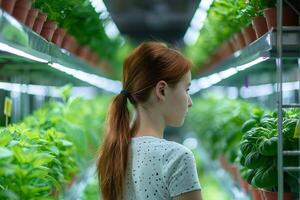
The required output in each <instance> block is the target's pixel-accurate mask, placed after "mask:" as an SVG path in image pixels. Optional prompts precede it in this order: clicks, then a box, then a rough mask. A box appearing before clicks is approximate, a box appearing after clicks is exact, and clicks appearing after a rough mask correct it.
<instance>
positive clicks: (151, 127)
mask: <svg viewBox="0 0 300 200" xmlns="http://www.w3.org/2000/svg"><path fill="white" fill-rule="evenodd" d="M137 112H138V113H137V114H138V115H139V128H138V130H137V133H136V135H135V137H140V136H153V137H158V138H163V133H164V129H165V122H164V119H163V117H162V115H161V114H160V112H159V111H158V110H156V109H155V108H153V107H152V108H151V109H146V108H145V107H143V106H138V108H137Z"/></svg>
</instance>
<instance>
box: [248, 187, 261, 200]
mask: <svg viewBox="0 0 300 200" xmlns="http://www.w3.org/2000/svg"><path fill="white" fill-rule="evenodd" d="M250 188H251V194H252V199H253V200H264V197H263V194H262V192H261V190H259V189H257V188H254V187H252V186H250Z"/></svg>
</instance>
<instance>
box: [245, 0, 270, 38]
mask: <svg viewBox="0 0 300 200" xmlns="http://www.w3.org/2000/svg"><path fill="white" fill-rule="evenodd" d="M245 12H246V13H247V15H248V16H251V17H252V26H253V28H254V30H255V33H256V37H257V38H260V37H261V36H262V35H264V34H265V33H266V32H267V31H268V28H267V22H266V19H265V18H264V16H263V1H261V0H249V1H248V3H247V6H246V8H245Z"/></svg>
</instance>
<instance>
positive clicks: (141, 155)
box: [123, 136, 201, 200]
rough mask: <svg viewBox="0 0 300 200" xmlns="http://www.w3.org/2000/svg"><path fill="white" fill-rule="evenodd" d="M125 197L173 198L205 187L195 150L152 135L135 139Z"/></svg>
mask: <svg viewBox="0 0 300 200" xmlns="http://www.w3.org/2000/svg"><path fill="white" fill-rule="evenodd" d="M128 150H129V153H128V165H127V171H126V177H125V185H124V194H123V195H124V198H123V199H124V200H152V199H159V200H170V199H172V197H175V196H177V195H180V194H182V193H185V192H190V191H193V190H199V189H201V187H200V184H199V180H198V175H197V170H196V163H195V158H194V155H193V153H192V152H191V150H189V149H188V148H186V147H185V146H183V145H181V144H178V143H176V142H172V141H167V140H165V139H160V138H156V137H152V136H142V137H135V138H132V140H131V144H130V146H129V149H128Z"/></svg>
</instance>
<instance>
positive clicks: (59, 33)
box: [51, 28, 66, 47]
mask: <svg viewBox="0 0 300 200" xmlns="http://www.w3.org/2000/svg"><path fill="white" fill-rule="evenodd" d="M65 34H66V32H65V30H64V29H63V28H57V29H56V30H55V31H54V34H53V36H52V39H51V41H52V42H53V43H54V44H56V45H57V46H59V47H61V46H62V42H63V39H64V36H65Z"/></svg>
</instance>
